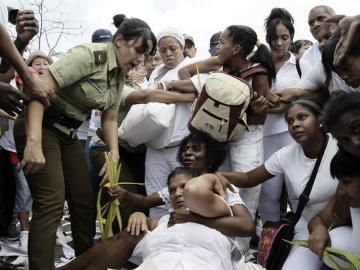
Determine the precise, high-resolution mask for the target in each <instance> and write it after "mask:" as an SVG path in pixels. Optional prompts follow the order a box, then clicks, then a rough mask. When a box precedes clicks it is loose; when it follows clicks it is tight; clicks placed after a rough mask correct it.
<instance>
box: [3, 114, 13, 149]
mask: <svg viewBox="0 0 360 270" xmlns="http://www.w3.org/2000/svg"><path fill="white" fill-rule="evenodd" d="M5 121H7V126H8V128H7V130H6V131H5V133H4V134H3V135H2V136H1V138H0V146H1V148H3V149H5V150H6V151H9V152H13V153H16V147H15V140H14V132H13V129H14V120H10V119H8V120H5Z"/></svg>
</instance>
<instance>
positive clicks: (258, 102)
mask: <svg viewBox="0 0 360 270" xmlns="http://www.w3.org/2000/svg"><path fill="white" fill-rule="evenodd" d="M249 106H250V111H251V112H252V113H253V114H255V115H261V114H266V111H267V109H268V102H267V100H266V98H265V97H263V96H260V97H258V98H256V99H254V100H252V101H250V105H249Z"/></svg>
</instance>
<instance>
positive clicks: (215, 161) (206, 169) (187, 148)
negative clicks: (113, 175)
mask: <svg viewBox="0 0 360 270" xmlns="http://www.w3.org/2000/svg"><path fill="white" fill-rule="evenodd" d="M225 156H226V150H225V145H224V144H223V143H219V142H217V141H216V140H214V139H213V138H211V137H210V136H209V135H208V134H206V133H203V132H199V131H194V132H191V133H190V134H189V135H188V136H186V137H185V138H184V139H183V140H182V141H181V142H180V146H179V150H178V154H177V160H178V162H179V163H180V164H181V165H182V166H183V167H190V168H192V169H194V170H197V171H198V172H199V173H200V174H204V173H214V172H216V170H217V169H218V168H219V167H220V165H221V164H222V163H223V162H224V159H225ZM109 195H110V197H112V198H119V199H122V200H123V201H126V202H128V203H130V204H132V205H134V206H136V207H138V208H142V209H149V208H152V207H156V206H160V205H163V204H166V205H167V206H168V207H169V206H170V196H169V192H168V188H167V186H166V187H164V188H163V189H162V190H160V191H158V192H157V193H154V194H152V195H149V196H143V195H140V194H136V193H132V192H130V191H127V190H125V189H124V188H122V187H120V186H117V187H116V188H114V189H111V190H109Z"/></svg>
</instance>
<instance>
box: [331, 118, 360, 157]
mask: <svg viewBox="0 0 360 270" xmlns="http://www.w3.org/2000/svg"><path fill="white" fill-rule="evenodd" d="M330 132H331V135H333V136H334V138H335V139H336V140H337V141H338V144H339V145H340V146H341V147H342V148H344V149H345V151H347V152H349V153H350V154H352V155H354V156H357V157H360V111H352V112H346V113H344V114H343V115H341V116H340V117H339V119H337V120H336V123H335V124H334V126H333V127H332V128H331V130H330Z"/></svg>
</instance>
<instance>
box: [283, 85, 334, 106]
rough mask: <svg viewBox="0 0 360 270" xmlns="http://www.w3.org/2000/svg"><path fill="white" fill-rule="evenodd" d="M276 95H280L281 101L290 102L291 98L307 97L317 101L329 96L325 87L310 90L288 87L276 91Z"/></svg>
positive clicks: (322, 100)
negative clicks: (278, 91)
mask: <svg viewBox="0 0 360 270" xmlns="http://www.w3.org/2000/svg"><path fill="white" fill-rule="evenodd" d="M277 95H278V96H279V97H280V99H279V100H280V102H283V103H290V102H291V101H292V100H295V99H299V98H308V99H313V100H317V101H319V102H324V101H325V100H326V99H327V98H328V97H329V92H328V91H327V90H325V89H319V90H317V91H310V90H307V89H301V88H289V89H286V90H284V91H283V92H281V93H277Z"/></svg>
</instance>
